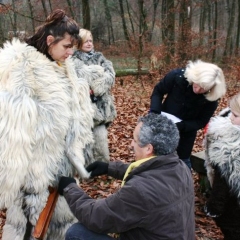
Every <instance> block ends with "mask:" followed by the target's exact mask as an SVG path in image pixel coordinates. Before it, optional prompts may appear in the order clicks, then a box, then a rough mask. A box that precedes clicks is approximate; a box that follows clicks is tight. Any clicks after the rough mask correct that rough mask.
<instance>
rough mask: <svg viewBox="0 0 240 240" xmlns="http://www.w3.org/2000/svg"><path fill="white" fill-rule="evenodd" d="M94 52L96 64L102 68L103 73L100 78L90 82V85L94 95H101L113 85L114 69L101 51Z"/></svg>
mask: <svg viewBox="0 0 240 240" xmlns="http://www.w3.org/2000/svg"><path fill="white" fill-rule="evenodd" d="M95 54H96V58H97V59H98V65H100V66H101V67H103V68H104V73H103V76H102V77H101V78H98V79H96V80H94V81H93V82H92V85H91V87H92V90H93V92H94V94H95V95H96V96H102V95H103V94H105V93H106V92H109V91H110V90H111V88H112V87H113V85H114V83H115V71H114V69H113V65H112V62H111V61H109V60H107V59H106V58H105V57H104V56H103V54H102V53H100V52H96V53H95Z"/></svg>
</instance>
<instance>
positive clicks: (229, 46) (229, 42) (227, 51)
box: [223, 0, 236, 57]
mask: <svg viewBox="0 0 240 240" xmlns="http://www.w3.org/2000/svg"><path fill="white" fill-rule="evenodd" d="M235 6H236V5H235V1H234V0H233V1H232V5H231V8H230V9H229V21H228V29H227V37H226V42H225V48H224V53H223V57H226V56H231V55H232V51H233V28H234V20H235Z"/></svg>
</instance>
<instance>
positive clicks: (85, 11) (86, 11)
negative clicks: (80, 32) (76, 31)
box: [82, 0, 91, 30]
mask: <svg viewBox="0 0 240 240" xmlns="http://www.w3.org/2000/svg"><path fill="white" fill-rule="evenodd" d="M82 16H83V28H86V29H88V30H90V29H91V17H90V7H89V1H88V0H82Z"/></svg>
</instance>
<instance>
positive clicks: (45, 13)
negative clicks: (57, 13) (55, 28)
mask: <svg viewBox="0 0 240 240" xmlns="http://www.w3.org/2000/svg"><path fill="white" fill-rule="evenodd" d="M41 2H42V6H43V11H44V15H45V18H47V16H48V11H47V8H46V3H45V0H41Z"/></svg>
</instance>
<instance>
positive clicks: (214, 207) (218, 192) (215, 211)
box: [205, 169, 230, 217]
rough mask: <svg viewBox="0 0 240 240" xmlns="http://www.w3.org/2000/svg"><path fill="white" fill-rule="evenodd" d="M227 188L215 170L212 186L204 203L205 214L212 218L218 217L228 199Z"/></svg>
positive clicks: (222, 178)
mask: <svg viewBox="0 0 240 240" xmlns="http://www.w3.org/2000/svg"><path fill="white" fill-rule="evenodd" d="M229 194H230V193H229V187H228V185H227V182H226V180H225V179H224V177H223V176H221V174H220V172H219V171H218V170H217V169H216V170H215V176H214V180H213V185H212V191H211V195H210V197H209V199H208V201H207V203H206V207H205V212H206V213H207V215H209V216H212V217H217V216H220V215H221V214H222V213H223V212H224V209H225V204H226V201H227V199H228V197H229Z"/></svg>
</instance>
